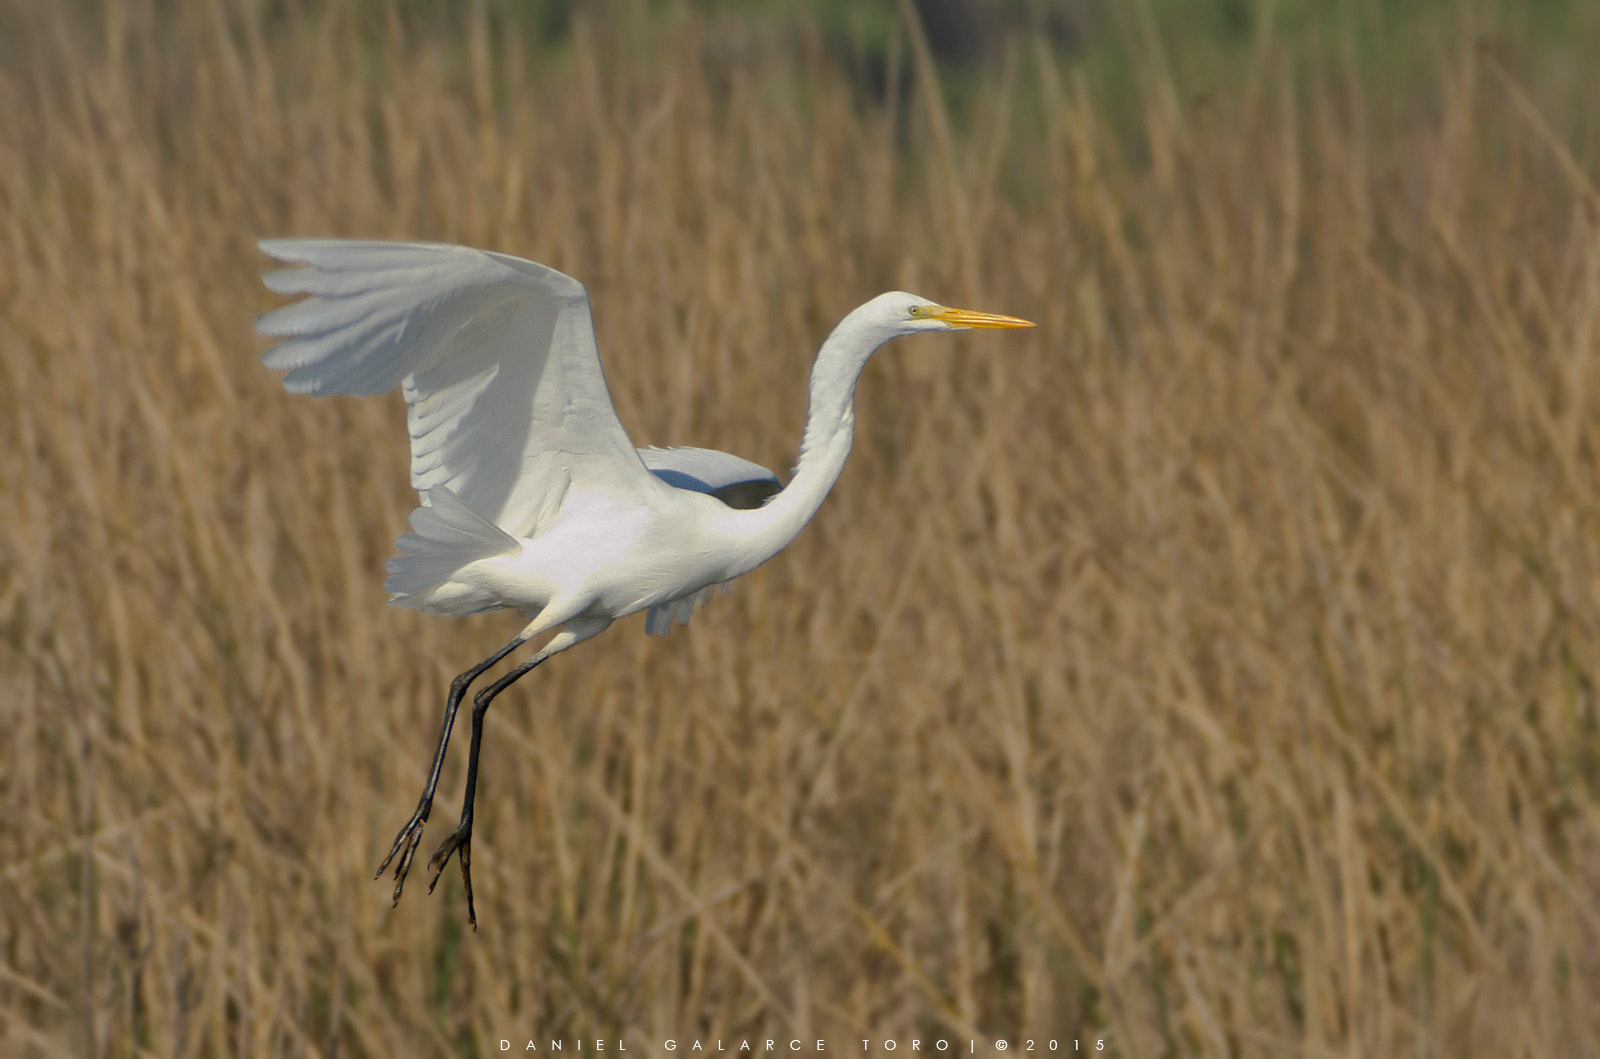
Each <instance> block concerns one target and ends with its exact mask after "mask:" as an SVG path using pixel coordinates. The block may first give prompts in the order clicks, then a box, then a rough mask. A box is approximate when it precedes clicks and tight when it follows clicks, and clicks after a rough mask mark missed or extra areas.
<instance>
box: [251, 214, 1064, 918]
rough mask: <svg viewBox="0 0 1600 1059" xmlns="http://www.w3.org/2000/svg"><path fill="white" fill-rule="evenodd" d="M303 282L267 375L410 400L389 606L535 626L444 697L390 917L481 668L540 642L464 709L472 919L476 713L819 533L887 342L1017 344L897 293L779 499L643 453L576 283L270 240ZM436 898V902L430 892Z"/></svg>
mask: <svg viewBox="0 0 1600 1059" xmlns="http://www.w3.org/2000/svg"><path fill="white" fill-rule="evenodd" d="M261 246H262V249H264V250H265V251H266V252H267V253H268V254H270V255H271V256H273V257H275V258H278V259H279V260H283V261H294V262H304V263H306V264H309V265H310V266H311V267H310V268H303V269H289V270H285V271H281V272H274V273H271V274H269V275H268V276H267V278H266V280H267V285H268V286H269V287H271V288H272V289H273V290H275V291H278V292H279V293H284V294H308V295H310V297H308V298H306V299H304V300H302V301H299V302H295V303H293V304H291V305H287V306H284V307H282V308H279V309H276V310H274V311H272V312H270V313H268V314H266V315H265V316H263V317H262V318H261V319H260V321H259V322H258V323H257V327H258V329H259V330H260V331H261V332H262V333H264V334H268V335H274V336H280V337H284V338H286V339H287V341H285V342H283V343H282V344H280V345H278V346H276V347H275V348H273V349H272V350H270V351H269V352H268V353H267V355H266V356H265V357H264V358H263V359H264V361H265V363H266V364H267V365H268V366H269V367H274V368H280V369H287V370H288V375H287V376H286V378H285V379H284V383H285V385H286V386H288V387H289V388H290V389H291V390H295V391H298V392H307V393H317V394H327V393H348V394H374V393H381V392H383V391H385V390H388V389H391V388H393V387H394V386H397V385H398V386H400V387H402V388H403V390H404V393H405V397H406V403H407V406H408V413H407V423H408V426H409V428H410V434H411V481H412V485H414V486H415V487H416V489H417V491H418V493H419V494H420V495H421V498H422V506H421V507H419V508H417V509H416V510H415V511H414V512H412V515H411V529H412V532H410V533H407V534H405V535H403V536H401V538H400V540H399V542H398V543H399V546H400V550H401V553H402V554H401V555H400V556H398V557H396V558H395V559H393V560H391V561H390V563H389V571H390V574H391V577H390V578H389V581H388V585H387V587H388V588H389V590H390V591H391V592H392V593H393V598H392V599H391V603H392V604H394V605H396V606H407V607H417V608H420V609H422V610H425V611H428V612H430V613H439V614H456V615H462V614H474V613H479V612H482V611H490V610H499V609H504V608H510V609H513V610H516V611H518V612H519V613H521V614H522V615H523V616H524V617H525V618H526V619H527V625H526V626H525V627H524V628H523V629H522V631H521V632H519V633H518V634H517V635H516V636H515V637H513V638H512V640H511V641H510V642H509V643H507V644H506V645H505V646H504V647H502V648H500V649H499V650H498V651H496V652H495V653H494V654H493V655H491V656H490V657H489V658H487V659H485V660H483V661H482V662H480V663H479V664H478V665H476V666H474V667H473V668H472V669H469V670H468V671H467V672H465V673H463V674H461V676H459V677H457V678H456V680H455V681H454V682H453V683H452V684H451V688H450V695H449V697H448V699H447V701H446V707H445V718H444V725H443V728H442V730H441V732H440V736H439V742H438V747H437V750H436V752H435V756H434V763H433V770H432V773H431V774H430V777H429V780H428V784H427V786H426V788H425V789H424V791H423V796H422V799H421V801H420V802H419V804H418V806H417V811H416V812H415V813H414V814H413V815H412V818H411V820H410V821H409V822H408V823H407V825H406V826H405V827H403V828H402V829H401V831H400V834H399V835H398V836H397V837H396V839H395V844H394V847H393V849H391V851H390V853H389V857H388V858H387V859H385V861H384V863H383V866H382V867H380V868H379V869H378V871H379V874H380V875H381V874H382V873H383V871H384V870H385V869H386V868H387V867H388V865H389V863H390V861H392V860H394V858H395V857H396V856H399V858H400V859H399V863H398V864H397V866H396V869H395V880H396V881H395V889H394V897H395V900H396V901H398V900H399V898H400V893H401V889H402V887H403V886H404V883H405V876H406V873H407V872H408V871H409V869H410V865H411V859H412V857H413V855H414V854H415V851H416V846H417V843H418V842H419V841H420V839H421V834H422V826H423V824H424V823H425V822H426V821H427V818H428V813H429V810H430V809H431V807H432V804H433V796H434V791H435V789H436V787H437V785H438V780H439V771H440V768H441V766H442V765H443V761H444V753H445V749H446V747H447V745H448V742H449V737H450V730H451V727H452V726H453V722H454V718H455V712H456V709H457V708H458V707H459V705H460V702H461V699H462V697H463V696H464V695H465V693H466V690H467V688H468V687H469V686H470V685H471V683H472V682H473V681H474V680H476V679H477V678H478V677H479V676H480V675H482V673H483V672H484V671H485V670H486V669H488V668H489V666H491V665H493V664H494V663H496V662H498V661H500V660H501V659H502V658H504V657H505V656H506V655H508V654H509V653H510V652H511V651H512V650H513V649H515V648H516V647H517V646H519V645H520V644H522V643H525V642H526V641H528V640H529V639H532V638H534V637H536V636H539V635H542V634H545V633H549V632H555V636H553V637H552V638H551V639H550V640H549V641H548V642H546V643H545V645H544V646H543V647H542V648H540V649H539V650H538V651H537V652H535V653H534V654H533V655H532V656H531V657H530V658H528V659H527V660H526V661H524V662H522V663H521V664H519V665H518V666H517V667H516V668H515V669H513V670H512V671H511V672H509V673H508V674H506V675H505V676H503V677H502V678H500V679H499V680H498V681H496V682H495V683H493V684H492V685H491V686H490V687H488V688H487V689H485V690H483V691H481V692H479V694H478V695H477V696H476V698H475V700H474V709H473V735H472V748H471V753H470V757H469V761H468V767H467V791H466V799H465V804H464V807H463V810H462V816H461V823H460V825H459V826H458V827H457V829H456V831H455V832H453V833H452V834H451V836H450V837H449V838H447V839H446V840H445V842H444V844H443V845H442V846H441V847H440V849H439V851H438V852H437V853H435V854H434V857H433V859H432V861H431V863H432V866H433V867H434V869H435V872H434V878H433V881H434V883H435V884H436V883H437V882H438V878H439V873H440V872H441V871H442V870H443V868H444V865H445V863H446V862H447V861H448V860H449V857H450V855H451V854H452V853H459V856H460V863H461V870H462V877H463V881H464V882H465V884H466V890H467V908H468V916H469V918H471V919H472V920H473V925H474V926H476V917H475V914H474V911H473V908H472V881H471V873H470V859H469V854H470V849H471V834H472V809H473V800H474V796H475V792H476V785H477V767H478V753H479V746H480V741H481V738H482V730H483V716H484V713H485V711H486V710H487V708H488V704H489V702H490V701H491V700H492V699H493V698H494V696H495V695H497V694H498V693H499V692H500V691H501V690H503V689H504V688H505V687H507V686H508V685H509V684H510V683H511V682H512V681H514V680H516V679H517V678H518V677H520V676H522V675H523V674H524V673H526V672H528V671H529V670H531V669H532V668H534V667H535V666H537V665H539V664H540V663H541V662H543V661H544V660H545V659H547V658H549V657H550V656H551V655H553V654H556V653H558V652H560V651H563V650H565V649H567V648H568V647H571V646H572V645H573V644H576V643H579V642H581V641H582V640H585V639H587V638H589V637H590V636H593V635H595V634H596V633H599V632H601V631H602V630H604V629H605V628H606V627H607V626H609V625H610V624H611V623H612V622H613V621H614V620H616V619H617V618H619V617H623V616H624V615H628V614H633V613H636V612H638V611H648V612H649V616H648V618H647V620H646V626H645V627H646V629H647V630H648V631H650V632H654V633H665V632H666V631H667V630H668V629H669V628H670V627H671V625H672V623H673V621H674V620H677V621H681V622H685V623H687V621H688V620H689V617H690V615H691V614H692V612H693V609H694V607H695V605H696V604H697V603H699V602H700V601H701V600H702V599H704V598H705V597H706V596H707V595H708V594H709V593H710V592H711V591H712V590H714V589H715V588H716V587H717V586H718V585H724V584H726V583H727V582H729V581H732V580H733V579H735V578H737V577H739V576H741V575H743V574H746V573H749V572H750V571H751V570H753V569H755V568H756V567H757V566H760V565H761V564H762V563H764V562H766V561H767V560H768V559H770V558H772V556H774V555H776V554H777V553H778V552H779V551H781V550H782V549H783V548H784V547H785V546H786V545H787V544H788V543H789V542H790V541H791V540H793V539H794V537H795V535H796V534H797V533H799V532H800V529H801V528H802V527H803V526H804V525H805V524H806V523H807V522H808V521H810V519H811V517H812V515H814V514H815V513H816V511H817V508H818V507H819V506H820V505H821V503H822V500H823V498H824V497H826V496H827V494H828V491H829V490H830V489H831V488H832V487H833V484H834V482H835V481H837V480H838V477H839V473H840V471H841V470H842V469H843V467H844V463H845V459H846V458H847V457H848V456H849V454H850V444H851V439H852V434H853V430H854V422H855V419H854V414H853V412H852V409H851V403H852V401H853V399H854V396H855V387H856V381H857V379H858V378H859V377H860V374H861V369H862V368H863V367H864V366H865V365H866V362H867V359H868V357H870V356H871V355H872V353H873V352H874V351H875V350H876V349H877V348H878V347H879V346H881V345H882V344H883V343H884V342H887V341H888V340H889V339H891V338H895V337H897V336H899V335H905V334H914V333H917V332H921V331H948V330H957V329H962V328H968V327H1028V326H1032V325H1031V324H1029V323H1027V321H1024V320H1017V319H1015V318H1013V317H1008V316H995V315H991V314H987V313H974V312H969V311H966V310H960V309H948V308H945V307H944V306H941V305H937V304H935V303H932V302H929V301H927V300H926V299H922V298H918V297H916V296H915V295H911V294H905V293H903V292H891V293H889V294H882V295H879V296H878V297H877V298H874V299H873V300H872V301H869V302H867V303H866V304H865V305H863V306H861V307H860V308H858V309H856V310H855V311H854V312H852V313H851V314H850V315H848V316H847V317H845V319H844V320H843V321H841V322H840V324H839V325H838V327H836V328H835V329H834V331H833V333H832V334H831V335H829V336H828V339H827V341H826V342H824V343H823V346H822V349H821V350H820V351H819V352H818V354H817V361H816V364H815V366H814V367H813V369H812V373H811V406H810V411H809V414H808V416H807V420H806V429H805V436H804V438H803V440H802V442H801V447H800V458H799V460H798V461H797V463H796V465H795V470H794V475H793V477H792V478H791V480H790V481H789V483H788V485H786V486H780V485H779V483H778V480H777V477H776V476H775V475H773V474H772V472H771V471H768V470H766V469H765V468H763V467H760V466H759V465H756V464H752V463H750V462H749V461H747V460H742V459H740V458H739V457H736V456H730V455H728V454H727V453H721V452H715V451H712V450H707V449H635V448H634V447H633V445H632V443H631V442H630V441H629V440H628V436H627V434H626V432H625V431H623V429H622V425H621V424H620V423H619V422H618V420H617V417H616V413H615V411H614V410H613V408H612V406H611V400H610V395H609V393H608V392H607V390H606V386H605V380H604V377H603V375H602V373H601V370H600V361H599V356H598V354H597V352H596V350H595V342H594V330H593V327H592V325H591V322H590V317H589V305H588V297H587V294H586V293H585V291H584V289H583V286H582V285H581V284H579V283H578V282H577V281H576V280H574V279H572V278H570V277H568V276H565V275H562V274H561V273H559V272H556V271H555V270H553V269H549V268H546V267H544V266H542V265H537V264H534V263H533V262H531V261H523V260H521V259H519V258H514V257H509V256H507V255H504V254H494V253H488V252H485V251H479V250H471V249H468V248H466V247H455V246H438V245H431V244H415V243H375V242H346V241H340V240H266V241H264V242H262V244H261ZM431 888H432V887H431V886H430V889H431Z"/></svg>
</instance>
